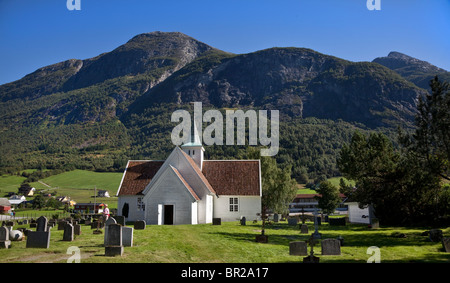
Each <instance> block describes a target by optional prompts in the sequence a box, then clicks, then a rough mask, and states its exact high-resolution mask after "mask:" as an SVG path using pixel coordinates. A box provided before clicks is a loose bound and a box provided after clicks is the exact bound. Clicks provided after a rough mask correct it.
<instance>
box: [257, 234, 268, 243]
mask: <svg viewBox="0 0 450 283" xmlns="http://www.w3.org/2000/svg"><path fill="white" fill-rule="evenodd" d="M255 240H256V242H257V243H267V242H268V241H269V237H268V236H266V235H256V237H255Z"/></svg>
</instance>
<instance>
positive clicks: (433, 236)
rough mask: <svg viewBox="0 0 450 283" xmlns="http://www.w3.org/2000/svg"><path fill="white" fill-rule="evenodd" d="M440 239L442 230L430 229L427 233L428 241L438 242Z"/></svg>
mask: <svg viewBox="0 0 450 283" xmlns="http://www.w3.org/2000/svg"><path fill="white" fill-rule="evenodd" d="M442 237H443V236H442V230H440V229H431V230H430V232H429V239H430V241H432V242H440V241H442Z"/></svg>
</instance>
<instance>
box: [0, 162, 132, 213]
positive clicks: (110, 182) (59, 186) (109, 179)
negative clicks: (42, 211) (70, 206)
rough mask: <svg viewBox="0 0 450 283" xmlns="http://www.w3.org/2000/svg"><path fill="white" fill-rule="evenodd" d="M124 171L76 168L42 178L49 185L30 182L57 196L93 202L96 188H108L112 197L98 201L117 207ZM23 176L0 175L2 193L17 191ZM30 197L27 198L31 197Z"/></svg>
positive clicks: (37, 187) (2, 194)
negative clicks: (118, 190)
mask: <svg viewBox="0 0 450 283" xmlns="http://www.w3.org/2000/svg"><path fill="white" fill-rule="evenodd" d="M122 175H123V173H110V172H106V173H104V172H92V171H86V170H74V171H69V172H65V173H61V174H58V175H53V176H50V177H48V178H45V179H42V180H40V181H41V182H43V183H45V184H47V185H48V186H50V187H48V186H46V185H44V184H42V183H40V182H33V183H30V185H31V186H32V187H35V188H36V189H38V190H48V191H49V192H56V195H57V196H68V197H70V198H71V199H73V200H75V201H76V202H93V201H94V198H93V196H94V188H97V190H107V191H108V192H109V194H110V196H111V197H110V198H97V199H96V201H97V202H105V203H107V204H108V205H109V206H110V208H116V207H117V198H116V197H114V195H115V194H116V192H117V189H118V187H119V184H120V181H121V179H122ZM25 179H26V178H25V177H22V176H15V175H13V176H11V175H2V176H0V195H1V197H3V196H4V195H5V194H6V192H16V193H17V190H18V188H19V187H20V184H21V183H22V182H23V181H24V180H25ZM30 198H31V197H28V198H27V199H30Z"/></svg>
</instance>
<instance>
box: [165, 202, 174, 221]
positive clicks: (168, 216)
mask: <svg viewBox="0 0 450 283" xmlns="http://www.w3.org/2000/svg"><path fill="white" fill-rule="evenodd" d="M164 225H173V205H171V204H170V205H164Z"/></svg>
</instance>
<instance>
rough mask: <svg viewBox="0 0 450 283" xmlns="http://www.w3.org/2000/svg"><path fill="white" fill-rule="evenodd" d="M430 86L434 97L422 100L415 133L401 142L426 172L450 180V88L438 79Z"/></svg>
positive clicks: (420, 100) (426, 97)
mask: <svg viewBox="0 0 450 283" xmlns="http://www.w3.org/2000/svg"><path fill="white" fill-rule="evenodd" d="M430 87H431V95H425V96H424V97H419V103H418V107H417V110H418V114H417V115H416V126H417V128H416V130H415V133H414V134H413V135H412V136H404V135H403V136H402V137H403V139H402V142H403V145H404V146H406V147H408V148H409V149H410V151H412V152H414V153H415V154H416V155H417V158H419V159H420V160H421V162H423V163H424V169H427V170H431V171H433V172H434V173H435V174H437V175H439V176H441V177H442V178H444V179H447V180H450V85H449V83H448V82H441V81H439V79H438V77H437V76H436V77H435V78H434V79H433V80H431V81H430ZM405 137H406V138H405Z"/></svg>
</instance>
